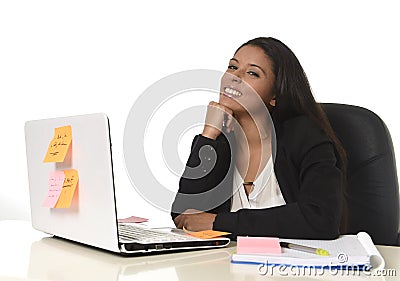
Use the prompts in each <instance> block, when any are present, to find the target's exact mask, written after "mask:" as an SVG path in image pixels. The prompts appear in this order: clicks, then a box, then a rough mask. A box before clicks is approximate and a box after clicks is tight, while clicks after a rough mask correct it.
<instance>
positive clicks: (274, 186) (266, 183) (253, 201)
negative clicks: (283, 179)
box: [231, 157, 286, 212]
mask: <svg viewBox="0 0 400 281" xmlns="http://www.w3.org/2000/svg"><path fill="white" fill-rule="evenodd" d="M285 204H286V202H285V199H284V198H283V196H282V192H281V189H280V187H279V184H278V181H277V179H276V176H275V172H274V165H273V162H272V157H270V158H269V160H268V163H267V165H265V168H264V170H263V171H262V172H261V174H260V175H259V176H258V177H257V178H256V180H255V182H254V186H253V190H252V191H251V192H250V194H249V197H247V195H246V191H245V189H244V186H243V179H242V177H241V175H240V173H239V171H238V169H237V168H236V166H235V171H234V172H233V198H232V206H231V212H236V211H237V210H240V209H263V208H271V207H275V206H280V205H285Z"/></svg>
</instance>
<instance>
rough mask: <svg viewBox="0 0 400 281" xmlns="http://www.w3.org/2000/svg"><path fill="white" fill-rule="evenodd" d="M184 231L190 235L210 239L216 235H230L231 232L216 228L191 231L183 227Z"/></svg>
mask: <svg viewBox="0 0 400 281" xmlns="http://www.w3.org/2000/svg"><path fill="white" fill-rule="evenodd" d="M183 231H185V233H186V234H187V235H190V236H194V237H197V238H201V239H210V238H216V237H221V236H225V235H229V234H230V233H229V232H224V231H216V230H211V229H210V230H202V231H189V230H187V229H185V228H183Z"/></svg>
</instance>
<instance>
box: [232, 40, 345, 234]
mask: <svg viewBox="0 0 400 281" xmlns="http://www.w3.org/2000/svg"><path fill="white" fill-rule="evenodd" d="M246 45H251V46H256V47H259V48H261V49H262V50H263V51H264V53H265V54H266V55H267V56H268V58H269V59H270V60H271V61H272V68H273V69H272V71H273V73H274V75H275V83H274V92H275V99H276V106H275V108H274V109H273V112H272V118H273V120H276V121H277V122H282V121H284V120H286V119H289V118H291V117H294V116H297V115H306V116H308V117H309V118H310V119H311V120H313V121H314V122H315V123H316V124H318V125H319V126H320V127H321V128H322V129H323V130H324V131H325V133H326V134H327V135H328V137H329V138H330V139H331V140H332V143H333V144H334V147H335V149H336V155H337V157H338V161H339V163H338V164H339V165H340V169H341V170H342V174H343V183H344V185H343V190H344V195H345V183H346V169H347V160H346V159H347V156H346V151H345V150H344V148H343V146H342V144H341V142H340V141H339V139H338V138H337V136H336V134H335V132H334V131H333V129H332V126H331V124H330V123H329V120H328V118H327V116H326V114H325V112H324V110H323V109H322V107H321V105H320V104H319V103H317V102H316V101H315V99H314V96H313V94H312V91H311V87H310V83H309V82H308V79H307V76H306V74H305V72H304V70H303V67H302V66H301V64H300V62H299V60H298V59H297V57H296V56H295V54H294V53H293V52H292V51H291V50H290V49H289V47H287V46H286V45H285V44H284V43H282V42H281V41H279V40H277V39H275V38H272V37H258V38H255V39H252V40H250V41H248V42H246V43H244V44H243V45H242V46H240V47H239V48H238V49H237V50H236V52H237V51H239V49H240V48H242V47H243V46H246ZM344 205H346V204H345V202H344ZM346 209H347V208H346V206H344V210H343V215H342V226H341V232H344V231H345V225H346V224H347V222H346V217H347V210H346Z"/></svg>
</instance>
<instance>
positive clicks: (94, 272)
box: [0, 221, 400, 281]
mask: <svg viewBox="0 0 400 281" xmlns="http://www.w3.org/2000/svg"><path fill="white" fill-rule="evenodd" d="M0 233H1V238H2V239H1V241H0V255H1V263H0V280H73V281H79V280H85V281H87V280H96V281H101V280H107V281H113V280H201V281H209V280H219V281H222V280H267V279H268V280H281V279H283V278H288V277H289V278H290V277H291V278H294V277H295V278H296V280H343V279H346V280H400V248H398V247H389V246H377V248H378V250H379V251H380V253H381V254H382V256H383V257H384V258H385V261H386V269H385V270H384V271H382V272H380V273H379V275H386V277H384V276H366V275H364V274H363V273H351V272H347V273H346V272H324V273H323V275H322V276H321V273H322V272H313V273H311V275H310V274H309V273H308V274H307V273H306V274H305V273H304V272H284V273H283V272H279V271H278V270H276V271H275V272H271V271H270V272H267V274H266V275H262V274H260V272H259V270H258V267H257V266H256V265H237V264H231V263H230V256H231V254H232V253H233V252H234V251H235V249H236V247H235V246H234V245H231V246H229V247H227V248H224V249H216V250H203V251H192V252H185V253H170V254H165V255H153V256H141V257H120V256H118V255H115V254H112V253H108V252H105V251H101V250H97V249H93V248H90V247H86V246H83V245H79V244H76V243H72V242H67V241H64V240H61V239H56V238H51V237H47V236H46V235H45V234H43V233H41V232H38V231H35V230H33V229H32V227H31V225H30V222H26V221H0ZM264 273H265V272H264ZM388 275H391V276H390V277H388ZM393 275H396V276H393Z"/></svg>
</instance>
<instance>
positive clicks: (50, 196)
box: [42, 171, 65, 208]
mask: <svg viewBox="0 0 400 281" xmlns="http://www.w3.org/2000/svg"><path fill="white" fill-rule="evenodd" d="M64 179H65V174H64V171H55V172H50V174H49V184H48V190H47V196H46V198H45V200H44V202H43V204H42V206H43V207H47V208H54V206H55V205H56V203H57V201H58V198H59V197H60V194H61V191H62V187H63V183H64Z"/></svg>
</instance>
